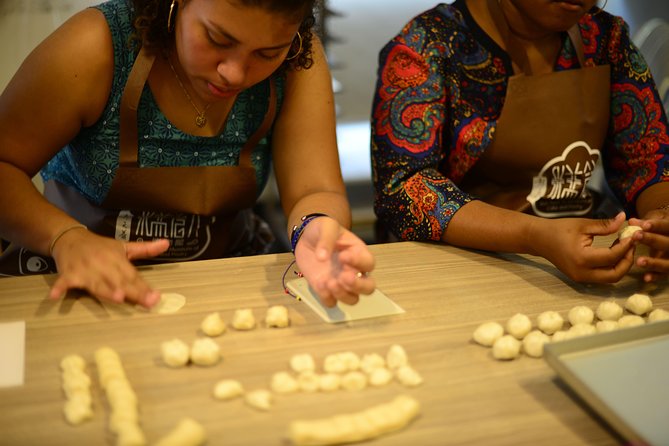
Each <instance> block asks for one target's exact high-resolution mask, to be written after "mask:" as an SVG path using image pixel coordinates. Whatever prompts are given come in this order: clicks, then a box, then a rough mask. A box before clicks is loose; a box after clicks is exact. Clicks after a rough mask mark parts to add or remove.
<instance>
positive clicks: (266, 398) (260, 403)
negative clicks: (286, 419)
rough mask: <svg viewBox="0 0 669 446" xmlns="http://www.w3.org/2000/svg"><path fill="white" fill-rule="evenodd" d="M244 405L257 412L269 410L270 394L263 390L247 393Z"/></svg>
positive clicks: (270, 404) (270, 405)
mask: <svg viewBox="0 0 669 446" xmlns="http://www.w3.org/2000/svg"><path fill="white" fill-rule="evenodd" d="M245 400H246V404H248V405H249V406H251V407H253V408H254V409H258V410H269V409H270V408H271V407H272V394H271V393H270V392H269V391H268V390H265V389H258V390H254V391H253V392H249V393H247V394H246V397H245Z"/></svg>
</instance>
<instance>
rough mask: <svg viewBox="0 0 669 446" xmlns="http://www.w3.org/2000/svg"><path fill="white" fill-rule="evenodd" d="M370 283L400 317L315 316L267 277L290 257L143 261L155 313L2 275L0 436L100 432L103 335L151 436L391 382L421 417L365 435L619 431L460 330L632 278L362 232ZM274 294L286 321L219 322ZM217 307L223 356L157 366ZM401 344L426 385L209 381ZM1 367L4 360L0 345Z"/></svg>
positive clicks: (95, 438) (538, 369)
mask: <svg viewBox="0 0 669 446" xmlns="http://www.w3.org/2000/svg"><path fill="white" fill-rule="evenodd" d="M371 249H372V251H373V252H374V253H375V255H376V257H377V268H376V270H375V272H374V276H375V277H376V279H377V283H378V287H379V289H381V290H382V291H383V292H384V293H385V294H386V295H388V296H389V297H390V298H391V299H393V300H394V301H395V302H397V303H398V304H399V305H400V306H402V307H403V308H404V309H405V310H406V313H405V314H401V315H396V316H391V317H385V318H378V319H368V320H361V321H356V322H350V323H344V324H337V325H332V324H327V323H325V322H323V321H322V320H321V319H320V318H319V317H318V316H317V315H316V314H315V313H313V312H312V311H311V310H310V309H309V308H308V307H307V306H306V305H305V304H303V303H301V302H299V301H296V300H294V299H293V298H291V297H290V296H288V295H286V294H284V293H283V289H282V285H281V276H282V274H283V272H284V270H285V268H286V266H287V265H288V264H289V262H290V260H291V257H292V256H291V255H290V254H278V255H267V256H257V257H246V258H237V259H225V260H211V261H200V262H187V263H179V264H169V265H158V266H152V267H145V268H142V274H143V276H144V277H145V278H146V279H147V280H148V281H149V282H150V283H151V284H152V285H154V286H156V287H157V288H159V289H160V290H162V291H163V292H174V293H180V294H183V295H185V296H186V297H187V299H188V300H187V303H186V305H185V306H184V307H183V308H182V309H181V310H180V311H179V312H178V313H176V314H171V315H158V314H152V313H148V312H146V311H142V310H136V309H134V308H132V307H129V306H115V305H108V304H106V305H102V304H100V303H99V302H98V301H96V300H94V299H92V298H90V297H87V296H78V297H77V296H68V297H67V298H65V299H64V300H61V301H50V300H47V299H46V295H47V292H48V289H49V286H50V284H51V283H52V282H53V280H54V278H55V276H53V275H46V276H34V277H24V278H7V279H1V280H0V322H10V321H17V320H24V321H26V352H25V354H26V363H25V367H26V372H25V385H23V386H21V387H15V388H6V389H0V444H2V445H13V446H15V445H80V444H81V445H103V444H114V437H113V436H112V435H111V434H110V433H109V431H108V429H107V422H108V418H107V417H108V407H107V405H106V404H107V403H106V401H105V397H104V392H103V391H102V389H101V388H100V386H99V382H98V379H97V375H96V368H95V363H94V359H93V353H94V351H95V350H96V349H97V348H99V347H102V346H109V347H111V348H113V349H115V350H116V351H117V352H118V353H119V354H120V356H121V359H122V361H123V364H124V366H125V369H126V374H127V376H128V379H129V381H130V383H131V384H132V386H133V388H134V389H135V391H136V393H137V395H138V398H139V403H140V411H141V424H142V426H143V429H144V432H145V434H146V437H147V439H148V440H149V444H151V443H152V442H155V441H156V440H157V439H159V438H160V437H162V436H163V435H164V434H166V433H167V432H168V431H169V430H170V429H172V428H173V427H174V426H175V425H176V423H177V422H178V421H179V420H180V419H181V418H182V417H185V416H188V417H192V418H194V419H196V420H197V421H199V422H200V423H202V424H203V425H204V426H205V428H206V431H207V435H208V438H209V440H208V442H207V444H209V445H263V446H271V445H282V446H283V445H289V444H290V442H289V441H288V440H287V438H286V432H287V428H288V424H289V423H290V421H292V420H294V419H298V418H299V419H310V418H317V417H326V416H331V415H334V414H338V413H343V412H355V411H359V410H362V409H365V408H367V407H370V406H373V405H376V404H379V403H384V402H388V401H390V400H391V399H393V398H394V397H395V396H396V395H398V394H408V395H411V396H413V397H414V398H416V399H417V400H418V401H419V402H420V403H421V406H422V410H421V415H420V417H419V418H418V419H416V420H415V421H414V422H413V423H412V424H411V425H410V426H409V427H408V428H407V429H405V430H402V431H400V432H398V433H394V434H390V435H387V436H384V437H382V438H379V439H377V440H375V441H373V442H372V443H373V444H378V445H416V446H418V445H421V446H425V445H479V444H480V445H488V444H495V445H540V444H547V445H558V444H559V445H611V444H619V443H620V442H621V439H620V438H618V437H617V436H616V435H615V433H614V432H613V431H612V430H611V429H610V428H608V427H607V426H606V425H605V424H604V423H603V422H602V421H601V420H600V419H599V418H598V417H597V416H596V415H594V414H593V413H592V412H591V411H590V410H589V409H588V408H587V406H585V405H584V404H583V403H582V402H580V401H579V400H578V398H577V397H575V396H574V395H573V394H572V393H571V392H570V391H569V389H568V388H567V387H566V386H565V385H564V384H563V383H562V382H561V381H560V380H558V379H557V378H556V375H555V373H554V372H553V370H552V369H551V368H550V367H549V366H548V365H547V364H546V363H545V362H544V360H543V359H533V358H530V357H527V356H522V357H520V358H519V359H517V360H514V361H507V362H501V361H496V360H494V359H493V358H492V356H491V353H490V349H488V348H485V347H481V346H479V345H477V344H475V343H474V342H473V341H472V340H471V335H472V332H473V331H474V329H475V328H476V327H477V326H478V325H479V324H480V323H482V322H485V321H489V320H495V321H499V322H501V323H504V322H505V321H506V320H507V319H508V318H509V317H511V316H512V315H513V314H515V313H517V312H522V313H525V314H527V315H529V316H530V317H531V318H532V319H533V321H534V320H535V317H536V316H537V315H538V314H539V313H541V312H542V311H546V310H555V311H559V312H560V313H561V314H562V315H563V316H565V317H566V313H567V312H568V310H569V309H570V308H572V307H573V306H575V305H588V306H590V307H591V308H593V310H594V309H595V308H596V306H597V305H598V304H599V303H600V302H601V301H602V300H604V299H607V298H614V299H616V300H618V301H619V302H621V303H622V302H623V301H624V299H626V298H627V297H629V296H630V295H631V294H633V293H635V292H639V291H641V290H642V289H643V286H642V284H641V283H640V282H639V280H638V277H637V276H635V275H630V276H628V277H626V278H625V279H624V280H623V281H621V282H620V283H618V284H616V285H582V284H576V283H573V282H571V281H569V280H568V279H566V278H565V277H564V276H563V275H562V274H561V273H559V272H558V271H557V270H556V269H555V268H554V267H552V266H551V265H550V264H548V263H547V262H546V261H544V260H543V259H539V258H535V257H531V256H519V255H506V254H488V253H481V252H476V251H468V250H462V249H458V248H454V247H449V246H444V245H437V244H429V243H410V242H405V243H393V244H385V245H373V246H371ZM650 295H651V296H652V297H653V302H654V305H655V307H661V308H665V309H669V292H667V290H666V288H665V286H664V284H662V285H660V286H659V287H657V288H656V289H655V290H653V291H652V292H651V293H650ZM274 304H282V305H285V306H287V307H288V310H289V314H290V317H291V321H292V322H291V323H292V325H291V326H290V327H289V328H286V329H270V328H267V327H264V326H263V325H262V323H261V324H260V325H259V326H258V327H257V328H256V329H255V330H252V331H248V332H240V331H234V330H233V329H232V328H231V327H230V322H231V321H232V315H233V313H234V311H235V310H236V309H239V308H251V309H252V310H253V312H254V315H255V317H256V319H257V320H258V321H262V319H263V318H264V316H265V312H266V310H267V308H268V307H269V306H270V305H274ZM214 311H218V312H220V313H221V316H222V317H223V319H224V320H225V321H226V323H227V324H228V330H227V332H226V333H225V334H223V335H221V336H220V337H217V338H215V339H216V341H217V342H218V344H219V345H220V347H221V350H222V354H223V360H222V361H221V362H220V363H219V364H217V365H215V366H213V367H198V366H192V365H191V366H187V367H184V368H180V369H171V368H168V367H166V366H165V365H164V364H163V363H162V361H161V358H160V344H161V342H163V341H167V340H170V339H173V338H179V339H182V340H183V341H185V342H187V343H189V344H190V343H191V342H192V341H193V340H194V339H196V338H197V337H198V336H202V333H201V332H200V331H199V325H200V322H201V321H202V319H203V318H204V317H205V316H206V315H208V314H210V313H211V312H214ZM392 344H401V345H402V346H403V347H404V348H405V349H406V351H407V353H408V354H409V358H410V361H411V364H412V365H413V366H414V367H415V369H417V370H418V371H419V372H420V373H421V374H422V376H423V378H424V380H425V382H424V384H423V385H422V386H420V387H417V388H405V387H402V386H401V385H400V384H399V383H397V382H393V383H391V384H390V385H388V386H386V387H381V388H368V389H365V390H362V391H338V392H335V393H329V394H325V393H313V394H307V393H298V394H292V395H275V399H274V405H273V407H272V409H271V410H270V411H268V412H260V411H257V410H254V409H252V408H251V407H249V406H247V405H246V404H245V403H244V401H243V400H242V399H236V400H233V401H227V402H222V401H217V400H215V399H214V398H213V396H212V390H213V387H214V384H215V383H216V382H217V381H218V380H220V379H224V378H232V379H237V380H239V381H240V382H241V383H242V384H243V386H244V387H245V389H246V390H253V389H258V388H269V382H270V377H271V375H272V374H273V373H274V372H277V371H281V370H288V367H289V366H288V361H289V359H290V357H291V356H292V355H294V354H298V353H310V354H311V355H313V356H314V358H315V359H316V361H317V364H319V365H320V366H322V360H323V358H324V357H325V355H327V354H330V353H336V352H341V351H353V352H355V353H358V354H359V355H363V354H365V353H380V354H382V355H385V353H386V352H387V350H388V348H389V347H390V346H391V345H392ZM70 353H77V354H80V355H81V356H83V357H84V358H85V359H86V361H87V365H88V366H87V370H88V372H89V374H90V375H91V376H92V378H93V386H92V393H93V405H94V413H95V415H94V418H93V420H91V421H89V422H87V423H85V424H83V425H81V426H76V427H74V426H70V425H68V424H67V423H66V421H65V418H64V416H63V413H62V407H63V403H64V401H65V400H64V395H63V392H62V390H61V376H60V369H59V362H60V360H61V358H62V357H64V356H65V355H67V354H70ZM0 364H2V358H0ZM0 366H1V365H0Z"/></svg>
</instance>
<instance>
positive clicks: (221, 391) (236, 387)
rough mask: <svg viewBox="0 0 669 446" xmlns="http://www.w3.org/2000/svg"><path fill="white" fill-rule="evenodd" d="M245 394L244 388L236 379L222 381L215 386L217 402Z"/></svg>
mask: <svg viewBox="0 0 669 446" xmlns="http://www.w3.org/2000/svg"><path fill="white" fill-rule="evenodd" d="M243 394H244V387H243V386H242V384H241V383H240V382H239V381H237V380H235V379H222V380H220V381H218V382H217V383H216V385H215V386H214V398H216V399H217V400H223V401H227V400H231V399H234V398H237V397H238V396H241V395H243Z"/></svg>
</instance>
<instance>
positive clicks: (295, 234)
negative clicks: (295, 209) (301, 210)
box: [290, 213, 327, 253]
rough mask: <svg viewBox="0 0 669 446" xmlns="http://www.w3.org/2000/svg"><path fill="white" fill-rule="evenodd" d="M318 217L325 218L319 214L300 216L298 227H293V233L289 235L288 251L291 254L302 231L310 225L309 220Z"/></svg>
mask: <svg viewBox="0 0 669 446" xmlns="http://www.w3.org/2000/svg"><path fill="white" fill-rule="evenodd" d="M318 217H327V215H325V214H320V213H314V214H307V215H304V216H302V218H300V221H301V223H300V225H299V226H298V225H295V226H293V231H292V232H291V233H290V250H291V251H292V252H293V253H295V248H296V247H297V242H298V240H300V237H301V236H302V233H303V232H304V229H305V228H306V227H307V225H308V224H309V223H311V220H313V219H315V218H318Z"/></svg>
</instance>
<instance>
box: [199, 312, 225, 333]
mask: <svg viewBox="0 0 669 446" xmlns="http://www.w3.org/2000/svg"><path fill="white" fill-rule="evenodd" d="M200 330H202V333H204V334H206V335H207V336H211V337H214V336H220V335H222V334H223V333H225V322H223V319H221V314H220V313H219V312H218V311H216V312H214V313H211V314H209V315H207V316H206V317H205V318H204V319H203V320H202V323H201V324H200Z"/></svg>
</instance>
